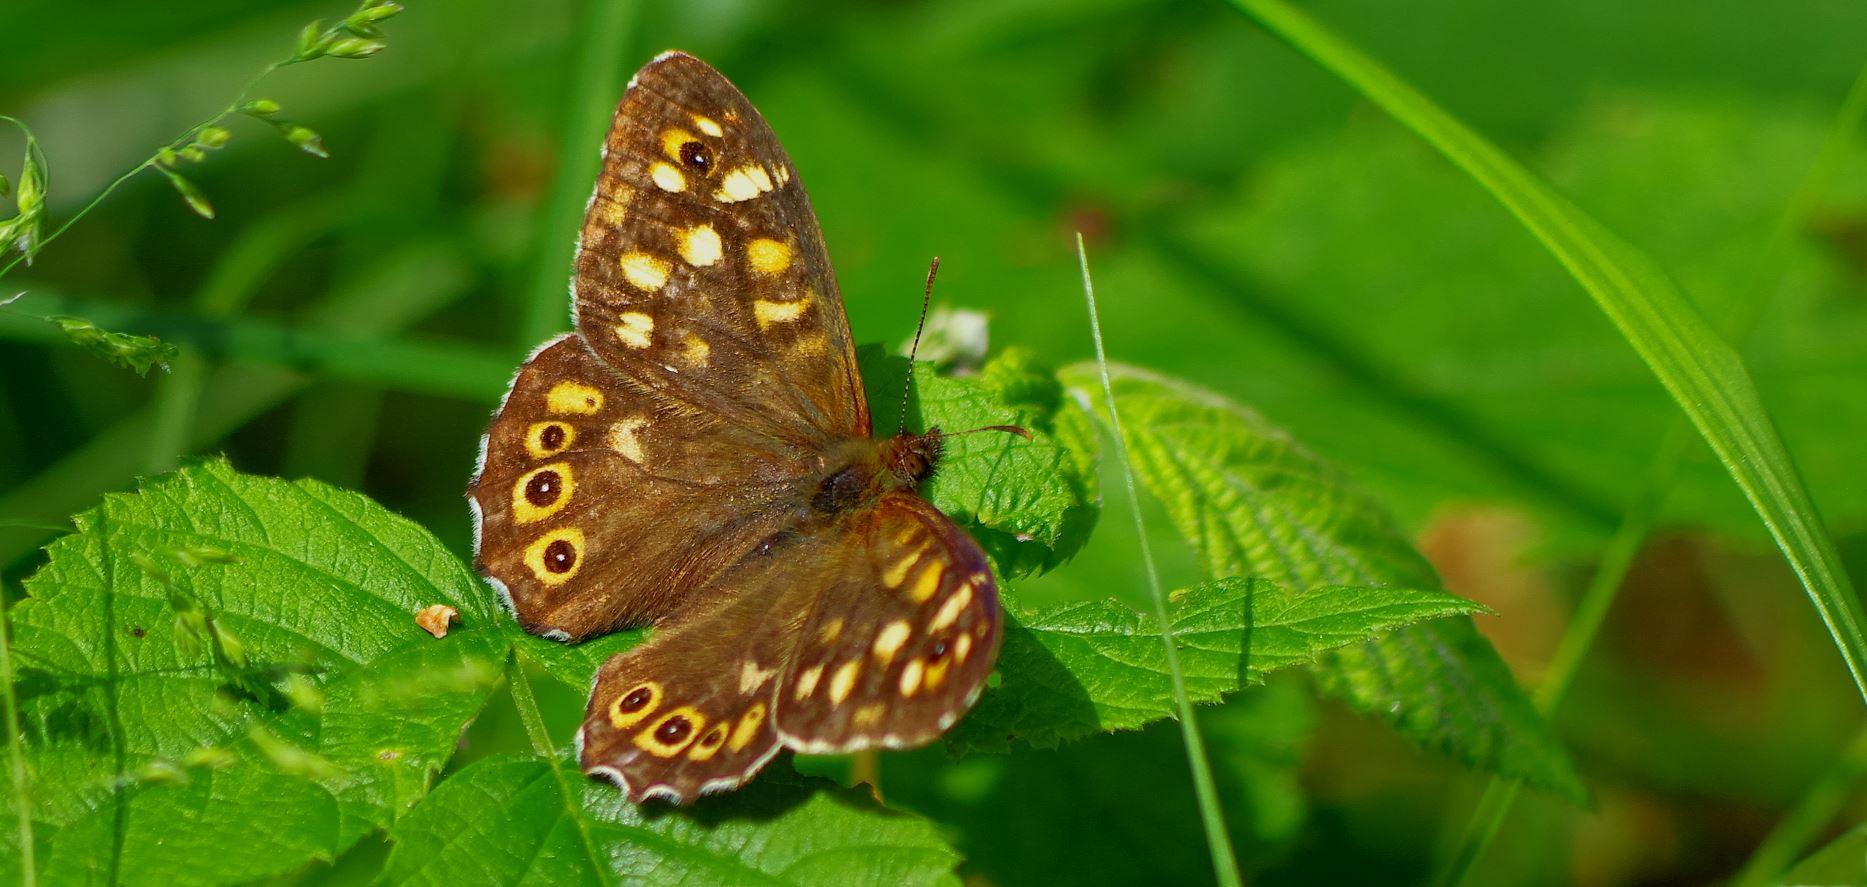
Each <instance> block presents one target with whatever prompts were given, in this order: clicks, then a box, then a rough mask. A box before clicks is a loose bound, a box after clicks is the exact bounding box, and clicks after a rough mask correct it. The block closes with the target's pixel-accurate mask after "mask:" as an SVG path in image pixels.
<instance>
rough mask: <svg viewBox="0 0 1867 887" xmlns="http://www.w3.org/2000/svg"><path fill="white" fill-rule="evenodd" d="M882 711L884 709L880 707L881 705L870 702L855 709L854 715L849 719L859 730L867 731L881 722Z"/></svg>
mask: <svg viewBox="0 0 1867 887" xmlns="http://www.w3.org/2000/svg"><path fill="white" fill-rule="evenodd" d="M884 711H885V709H884V708H883V707H882V704H881V703H879V702H871V703H869V704H868V705H865V706H863V707H861V708H858V709H856V713H855V715H854V716H853V717H852V718H851V721H853V722H854V723H855V725H856V726H857V727H859V728H862V729H868V728H870V727H874V726H875V725H877V724H880V723H881V722H882V715H883V713H884Z"/></svg>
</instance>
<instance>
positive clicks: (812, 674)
mask: <svg viewBox="0 0 1867 887" xmlns="http://www.w3.org/2000/svg"><path fill="white" fill-rule="evenodd" d="M822 679H823V666H821V665H813V666H811V667H809V668H806V669H804V671H803V672H802V673H801V674H799V675H798V676H797V690H796V692H795V693H794V694H793V695H794V696H795V697H796V698H798V699H803V698H804V697H806V696H809V695H810V694H812V693H815V692H817V682H818V681H819V680H822Z"/></svg>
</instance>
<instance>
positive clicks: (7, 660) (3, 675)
mask: <svg viewBox="0 0 1867 887" xmlns="http://www.w3.org/2000/svg"><path fill="white" fill-rule="evenodd" d="M4 598H5V595H4V594H0V692H3V693H4V694H5V695H4V696H3V697H0V702H4V703H5V705H6V736H7V743H6V753H7V754H6V756H7V772H8V775H10V776H11V777H12V779H13V811H14V812H15V813H17V814H19V883H20V884H21V885H22V887H33V885H35V884H37V883H39V865H38V863H37V862H36V861H34V859H33V844H32V776H31V774H29V773H28V772H27V771H26V737H25V736H23V735H21V734H20V732H19V699H18V698H17V696H16V695H15V694H16V693H17V692H18V691H17V689H16V688H15V687H14V686H13V639H12V634H13V620H12V619H11V618H9V617H10V616H11V613H9V612H6V611H5V610H4V609H3V608H4V603H3V601H4Z"/></svg>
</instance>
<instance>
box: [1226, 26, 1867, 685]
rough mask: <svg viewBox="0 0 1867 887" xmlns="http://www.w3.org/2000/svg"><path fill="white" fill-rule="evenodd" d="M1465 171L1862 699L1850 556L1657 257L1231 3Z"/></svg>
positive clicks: (1379, 80)
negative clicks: (1685, 447) (1757, 540)
mask: <svg viewBox="0 0 1867 887" xmlns="http://www.w3.org/2000/svg"><path fill="white" fill-rule="evenodd" d="M1231 3H1232V4H1233V5H1234V6H1235V7H1237V8H1238V9H1239V10H1240V11H1241V12H1244V13H1245V14H1247V15H1249V16H1250V17H1251V18H1253V19H1254V20H1256V21H1257V22H1259V23H1260V24H1262V25H1263V26H1264V27H1265V28H1266V29H1267V30H1269V31H1271V32H1272V33H1274V34H1276V35H1277V36H1278V37H1280V38H1281V39H1283V40H1284V41H1286V42H1288V43H1290V44H1291V45H1292V46H1294V47H1296V48H1297V49H1298V51H1300V52H1302V53H1303V54H1305V55H1306V56H1308V57H1309V58H1310V59H1312V60H1313V61H1315V62H1317V63H1318V64H1320V65H1322V66H1323V67H1324V68H1326V69H1328V70H1330V71H1331V72H1333V73H1334V74H1336V75H1337V76H1338V77H1341V78H1342V79H1343V80H1344V81H1346V82H1347V83H1349V84H1350V85H1351V86H1353V87H1354V88H1355V89H1356V90H1358V91H1359V92H1360V93H1361V94H1362V95H1364V96H1366V97H1367V98H1368V99H1369V100H1371V101H1373V102H1374V103H1375V104H1377V105H1379V106H1380V107H1381V108H1382V109H1384V110H1386V111H1387V112H1388V113H1389V114H1390V115H1392V116H1393V117H1394V119H1395V120H1397V121H1399V122H1401V123H1402V124H1404V125H1406V126H1407V127H1408V128H1410V129H1412V130H1413V131H1414V132H1415V133H1416V134H1418V135H1419V136H1420V137H1421V138H1423V139H1424V140H1426V141H1427V142H1428V143H1429V144H1431V145H1432V146H1433V147H1435V148H1437V149H1439V151H1440V152H1441V153H1442V154H1444V155H1445V156H1446V158H1447V159H1449V160H1451V161H1452V162H1453V163H1454V164H1455V165H1456V166H1458V167H1459V168H1460V169H1462V170H1464V171H1465V172H1466V173H1467V174H1468V175H1470V176H1471V177H1472V178H1473V179H1474V180H1476V181H1477V182H1478V183H1479V184H1480V185H1482V186H1483V187H1484V188H1485V189H1486V190H1487V191H1489V192H1490V193H1491V195H1492V196H1493V197H1495V198H1496V199H1497V200H1498V202H1499V203H1501V204H1502V205H1503V206H1504V207H1505V208H1506V209H1507V210H1509V211H1510V212H1511V213H1512V214H1513V215H1515V216H1516V217H1517V219H1518V221H1519V222H1521V223H1522V224H1523V225H1524V227H1525V228H1526V229H1527V230H1529V231H1530V233H1532V234H1533V235H1535V236H1536V237H1537V239H1538V240H1540V241H1541V242H1542V243H1543V245H1544V247H1545V248H1546V249H1548V250H1549V251H1550V253H1551V254H1552V255H1553V256H1555V257H1556V259H1557V260H1558V261H1560V262H1561V263H1562V265H1563V266H1564V267H1565V268H1567V269H1568V271H1569V273H1570V275H1571V276H1572V277H1574V278H1575V280H1576V281H1577V282H1578V283H1580V284H1582V287H1583V288H1584V289H1585V290H1586V291H1587V292H1588V294H1589V295H1590V296H1591V297H1592V298H1593V299H1594V300H1595V304H1596V305H1597V307H1599V308H1600V309H1601V311H1602V313H1604V314H1606V315H1607V317H1608V319H1609V320H1610V321H1612V322H1613V323H1614V325H1615V327H1616V328H1617V329H1618V330H1619V331H1620V333H1621V336H1622V337H1623V338H1624V339H1626V340H1627V342H1628V344H1629V345H1630V346H1632V347H1633V349H1634V351H1635V352H1636V353H1637V354H1639V355H1640V357H1641V359H1642V360H1644V361H1646V363H1647V366H1648V368H1649V369H1650V370H1652V372H1653V374H1654V377H1655V378H1657V379H1658V380H1659V382H1660V384H1661V385H1663V386H1665V388H1666V390H1667V392H1668V393H1669V394H1671V395H1672V398H1673V401H1674V403H1676V404H1677V405H1678V406H1679V408H1680V409H1681V410H1682V411H1684V413H1685V414H1686V416H1687V417H1688V418H1690V419H1691V420H1692V424H1693V425H1694V426H1696V427H1697V428H1698V431H1699V434H1700V435H1701V436H1702V437H1703V438H1704V439H1705V442H1706V443H1708V444H1710V445H1711V448H1712V451H1713V452H1715V453H1716V454H1717V455H1718V458H1719V461H1720V462H1722V463H1723V465H1724V467H1725V470H1726V471H1727V472H1728V473H1729V474H1730V475H1731V478H1732V479H1733V480H1734V481H1736V483H1737V485H1738V488H1739V489H1740V490H1742V491H1743V493H1744V496H1745V498H1747V499H1749V500H1750V503H1751V507H1752V508H1753V509H1755V510H1756V512H1757V515H1758V517H1759V518H1761V520H1762V522H1763V525H1764V527H1765V528H1766V529H1767V530H1768V531H1769V533H1770V535H1771V536H1772V537H1773V538H1774V539H1775V540H1776V544H1777V547H1778V548H1779V549H1781V550H1782V552H1783V556H1784V558H1785V559H1786V560H1787V561H1788V562H1789V566H1790V568H1791V569H1792V570H1794V571H1795V573H1796V577H1797V578H1798V580H1800V582H1801V584H1802V586H1803V588H1804V589H1805V590H1806V591H1807V593H1808V597H1809V601H1810V603H1811V604H1812V605H1813V606H1814V607H1815V611H1816V613H1817V614H1818V615H1819V616H1820V617H1821V619H1822V623H1823V625H1824V627H1825V628H1826V629H1827V631H1828V634H1829V636H1830V637H1831V638H1832V639H1833V641H1834V644H1835V647H1836V649H1838V650H1839V651H1840V652H1841V657H1842V659H1843V660H1844V661H1845V662H1846V664H1847V668H1848V673H1849V676H1850V677H1851V678H1852V679H1853V681H1854V685H1855V689H1856V691H1857V692H1858V694H1859V696H1860V698H1861V700H1862V701H1863V703H1867V631H1863V629H1862V623H1863V622H1864V621H1867V617H1863V615H1862V613H1861V605H1860V601H1859V599H1858V598H1857V597H1856V596H1855V593H1854V587H1853V583H1852V582H1851V581H1850V580H1849V578H1848V575H1847V571H1846V570H1845V568H1844V567H1843V566H1842V563H1841V556H1840V552H1839V551H1838V550H1837V549H1836V547H1835V543H1834V540H1833V539H1832V538H1831V537H1830V536H1829V535H1828V532H1827V530H1826V528H1825V527H1824V526H1823V524H1822V520H1821V514H1820V512H1819V510H1818V509H1817V508H1816V507H1815V502H1814V500H1813V499H1812V498H1811V497H1810V496H1809V491H1808V488H1807V486H1806V485H1805V484H1804V482H1803V480H1802V477H1801V475H1800V474H1799V473H1798V471H1797V469H1796V466H1795V462H1794V461H1793V460H1791V459H1790V457H1789V453H1788V450H1787V449H1786V448H1785V446H1784V444H1783V440H1782V438H1781V436H1780V435H1778V434H1777V432H1776V428H1775V426H1774V425H1773V424H1772V421H1771V419H1770V416H1769V412H1768V411H1767V410H1765V409H1764V406H1763V401H1762V398H1761V397H1760V396H1759V395H1758V393H1757V389H1756V384H1755V382H1754V381H1753V380H1752V379H1751V377H1750V373H1749V371H1748V370H1747V369H1746V368H1745V366H1744V363H1743V360H1742V359H1741V358H1740V357H1739V356H1738V354H1737V352H1736V350H1735V349H1733V348H1732V347H1731V346H1730V345H1729V344H1728V343H1727V342H1726V341H1725V340H1723V339H1722V338H1720V337H1719V336H1718V334H1717V332H1716V331H1715V330H1713V329H1712V327H1711V324H1709V323H1707V322H1706V321H1705V319H1704V318H1703V317H1702V316H1700V315H1699V313H1698V311H1697V310H1696V309H1694V308H1693V307H1692V305H1691V303H1690V302H1688V301H1687V300H1686V299H1685V296H1684V295H1683V294H1682V293H1680V292H1679V290H1678V288H1677V286H1676V285H1675V284H1674V283H1673V282H1672V280H1671V279H1670V278H1669V277H1668V276H1667V275H1666V273H1665V271H1664V270H1663V269H1661V268H1660V267H1659V266H1658V265H1657V264H1656V263H1655V262H1654V261H1653V260H1652V259H1650V258H1648V257H1647V256H1646V255H1645V254H1644V253H1642V252H1640V251H1639V250H1637V249H1635V248H1634V246H1633V245H1632V244H1630V243H1627V242H1626V241H1624V240H1622V239H1621V238H1620V237H1619V236H1617V235H1615V234H1614V233H1613V232H1611V231H1609V230H1608V229H1607V228H1606V227H1605V226H1603V225H1602V224H1601V223H1600V222H1597V221H1596V220H1595V219H1594V218H1592V217H1590V216H1589V215H1587V214H1586V213H1584V212H1582V210H1581V209H1580V208H1578V207H1576V206H1575V205H1574V204H1573V203H1571V202H1569V201H1568V200H1567V199H1566V198H1564V197H1563V196H1562V195H1560V194H1558V193H1557V192H1556V191H1555V190H1554V189H1552V188H1550V187H1549V186H1547V185H1545V184H1544V183H1543V182H1542V181H1540V180H1539V179H1537V178H1536V177H1535V176H1534V175H1532V174H1531V173H1530V171H1529V170H1527V169H1525V168H1524V167H1523V166H1521V165H1519V164H1518V163H1517V162H1516V161H1515V160H1513V159H1511V158H1510V157H1509V156H1508V155H1506V154H1505V153H1504V152H1503V151H1501V150H1499V149H1498V148H1497V146H1495V145H1493V144H1491V143H1490V142H1488V141H1486V140H1485V139H1483V138H1482V137H1480V136H1479V135H1478V134H1477V133H1475V132H1473V131H1472V130H1471V129H1469V128H1468V127H1466V126H1465V125H1464V124H1463V123H1461V122H1459V121H1458V120H1457V119H1456V118H1454V117H1453V116H1452V115H1450V114H1448V113H1447V112H1446V111H1445V110H1444V109H1442V108H1440V107H1439V106H1438V105H1436V104H1434V103H1433V102H1431V101H1430V100H1429V99H1427V98H1426V96H1425V95H1423V94H1421V93H1420V92H1419V91H1418V90H1416V89H1414V88H1413V87H1412V86H1411V85H1409V84H1407V83H1406V82H1405V81H1403V80H1401V79H1400V78H1399V77H1397V76H1395V75H1394V74H1393V73H1392V72H1390V71H1388V70H1387V69H1385V68H1383V67H1381V66H1380V65H1378V64H1376V63H1375V62H1374V60H1373V59H1371V58H1369V57H1368V56H1367V55H1365V54H1363V53H1362V52H1361V51H1360V50H1359V49H1357V48H1355V47H1354V46H1352V45H1351V44H1349V43H1348V42H1347V41H1345V40H1343V39H1341V38H1340V37H1338V36H1336V35H1335V34H1334V33H1332V32H1330V31H1329V30H1327V29H1325V28H1324V27H1322V26H1321V25H1320V24H1318V23H1317V22H1316V21H1315V20H1313V19H1311V18H1309V17H1308V16H1307V15H1305V14H1303V13H1302V12H1299V11H1298V10H1297V9H1296V8H1295V7H1292V6H1290V5H1289V4H1287V3H1285V2H1283V0H1231Z"/></svg>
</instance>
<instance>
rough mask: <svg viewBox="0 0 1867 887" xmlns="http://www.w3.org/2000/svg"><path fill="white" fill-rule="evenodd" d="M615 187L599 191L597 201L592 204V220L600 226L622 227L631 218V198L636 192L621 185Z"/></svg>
mask: <svg viewBox="0 0 1867 887" xmlns="http://www.w3.org/2000/svg"><path fill="white" fill-rule="evenodd" d="M614 188H615V189H616V190H610V189H604V190H600V191H598V192H597V193H596V201H595V202H594V203H592V204H591V205H590V220H591V221H592V222H595V223H596V225H597V226H598V227H602V228H612V229H614V228H620V227H622V223H623V222H624V221H627V220H628V218H629V198H631V197H633V196H635V193H634V192H633V191H630V190H629V189H628V188H624V187H623V186H621V185H615V186H614Z"/></svg>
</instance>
